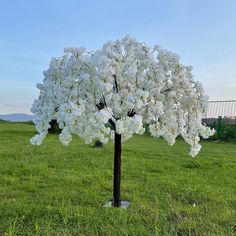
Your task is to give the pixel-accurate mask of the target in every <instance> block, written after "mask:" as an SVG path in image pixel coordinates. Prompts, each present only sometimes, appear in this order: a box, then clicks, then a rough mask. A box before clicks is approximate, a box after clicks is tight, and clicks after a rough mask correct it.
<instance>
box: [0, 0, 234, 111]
mask: <svg viewBox="0 0 236 236" xmlns="http://www.w3.org/2000/svg"><path fill="white" fill-rule="evenodd" d="M235 12H236V1H234V0H224V1H213V0H192V1H191V0H188V1H187V0H162V1H160V0H156V1H154V0H146V1H145V0H119V1H118V0H117V1H112V0H110V1H108V0H107V1H106V0H100V1H99V0H97V1H95V0H94V1H92V0H84V1H82V0H68V1H66V0H64V1H62V0H40V1H36V0H21V1H18V0H8V1H6V0H5V1H4V0H0V51H1V54H0V114H7V113H15V112H24V113H30V107H31V104H32V102H33V100H34V99H35V98H37V96H38V91H37V89H36V87H35V84H36V83H38V82H41V81H42V79H43V75H42V71H43V70H45V69H47V67H48V64H49V61H50V58H51V57H54V56H60V55H61V54H62V53H63V48H64V47H69V46H84V47H86V48H87V49H88V50H96V49H97V48H99V47H101V46H102V44H103V43H105V42H106V41H107V40H115V39H117V38H121V37H123V36H124V35H125V34H130V35H132V36H134V37H136V38H137V39H138V40H139V41H145V42H146V43H148V44H149V45H154V44H159V45H161V46H162V47H163V48H166V49H169V50H171V51H174V52H176V53H178V54H179V55H180V57H181V61H182V63H184V64H191V65H193V67H194V71H193V72H194V77H195V79H196V80H199V81H201V82H202V84H203V86H204V87H205V90H206V92H207V94H208V95H209V96H210V100H226V99H236V13H235Z"/></svg>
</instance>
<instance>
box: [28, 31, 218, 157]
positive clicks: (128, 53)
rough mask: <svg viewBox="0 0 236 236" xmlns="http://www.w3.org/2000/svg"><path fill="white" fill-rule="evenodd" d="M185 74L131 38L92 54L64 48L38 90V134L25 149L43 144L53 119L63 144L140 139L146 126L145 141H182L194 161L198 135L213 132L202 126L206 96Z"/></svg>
mask: <svg viewBox="0 0 236 236" xmlns="http://www.w3.org/2000/svg"><path fill="white" fill-rule="evenodd" d="M191 71H192V67H191V66H185V65H183V64H181V63H180V59H179V56H178V55H177V54H174V53H172V52H170V51H167V50H165V49H162V48H161V47H159V46H158V45H156V46H154V47H149V46H148V45H147V44H146V43H140V42H138V41H137V40H136V39H134V38H132V37H130V36H125V37H124V38H122V39H121V40H116V41H108V42H107V43H105V44H104V45H103V47H102V48H101V49H99V50H97V51H94V52H90V51H87V50H86V49H85V48H66V49H65V51H64V54H63V55H62V56H61V57H58V58H52V60H51V62H50V66H49V69H48V70H46V71H45V72H44V80H43V83H42V84H37V87H38V89H39V90H40V94H39V98H38V99H37V100H35V102H34V104H33V107H32V112H33V113H34V115H35V120H34V123H35V124H36V129H37V132H38V134H37V135H36V136H35V137H33V138H32V139H31V143H32V144H34V145H40V144H41V143H42V141H43V139H44V138H45V137H46V135H47V133H48V129H49V128H50V125H49V123H50V121H51V120H57V122H58V124H59V127H60V129H62V132H61V134H60V135H59V138H60V140H61V142H62V143H63V144H65V145H67V144H69V142H70V141H71V139H72V135H73V134H77V135H79V136H80V137H81V138H82V139H84V141H85V142H86V143H91V142H94V141H95V140H100V141H101V142H103V143H106V142H108V140H109V139H112V140H113V139H114V133H115V132H116V133H117V134H120V135H121V138H122V141H125V140H127V139H129V138H130V137H132V135H133V134H143V133H144V125H145V124H149V128H150V133H151V135H152V136H154V137H156V138H158V137H163V138H164V139H165V140H166V141H167V142H168V143H169V144H170V145H173V144H174V143H175V139H176V137H177V136H178V135H180V136H182V137H183V139H184V140H185V141H186V142H187V143H188V144H190V146H191V150H190V155H191V156H195V155H197V154H198V152H199V151H200V148H201V146H200V144H199V140H200V137H199V136H202V137H203V138H208V137H209V136H210V135H212V134H213V131H212V130H211V129H210V128H208V127H206V126H205V125H203V124H202V123H201V118H202V116H203V114H204V113H205V112H206V110H207V99H208V98H207V96H206V95H205V93H204V90H203V88H202V85H201V84H200V83H199V82H196V81H194V80H193V75H192V72H191Z"/></svg>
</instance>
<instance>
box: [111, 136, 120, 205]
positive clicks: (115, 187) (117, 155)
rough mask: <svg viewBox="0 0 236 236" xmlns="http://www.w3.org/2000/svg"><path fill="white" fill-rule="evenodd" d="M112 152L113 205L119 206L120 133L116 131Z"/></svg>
mask: <svg viewBox="0 0 236 236" xmlns="http://www.w3.org/2000/svg"><path fill="white" fill-rule="evenodd" d="M114 152H115V153H114V182H113V205H114V207H120V205H121V201H120V174H121V135H120V134H117V133H115V145H114Z"/></svg>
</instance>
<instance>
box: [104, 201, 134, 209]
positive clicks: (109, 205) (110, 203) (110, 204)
mask: <svg viewBox="0 0 236 236" xmlns="http://www.w3.org/2000/svg"><path fill="white" fill-rule="evenodd" d="M130 205H131V202H129V201H121V204H120V207H117V208H122V209H127V208H129V207H130ZM103 207H105V208H107V207H114V206H113V201H109V202H108V203H106V204H105V205H104V206H103ZM114 208H115V207H114Z"/></svg>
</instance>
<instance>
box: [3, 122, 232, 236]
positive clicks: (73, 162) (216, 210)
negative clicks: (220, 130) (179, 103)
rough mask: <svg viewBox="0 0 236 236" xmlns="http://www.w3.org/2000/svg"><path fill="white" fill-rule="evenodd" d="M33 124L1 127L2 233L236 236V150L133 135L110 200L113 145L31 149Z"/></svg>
mask: <svg viewBox="0 0 236 236" xmlns="http://www.w3.org/2000/svg"><path fill="white" fill-rule="evenodd" d="M33 135H34V127H33V126H32V125H28V124H10V123H6V122H4V123H0V235H24V236H26V235H88V236H94V235H101V236H105V235H109V236H116V235H119V236H120V235H138V236H139V235H140V236H144V235H200V236H203V235H226V236H228V235H236V212H235V210H236V145H235V144H234V143H212V142H202V146H203V149H202V152H201V153H200V155H199V157H198V158H195V159H193V158H190V157H189V156H188V152H189V147H188V145H186V144H185V143H184V142H183V141H182V140H180V139H179V140H177V143H176V144H175V145H174V146H172V147H170V146H168V145H167V144H166V142H165V141H164V140H162V139H159V140H157V139H153V138H151V137H149V136H136V137H133V138H132V139H130V140H129V141H127V142H125V143H123V146H122V148H123V150H122V182H121V194H122V199H124V200H130V201H131V202H132V205H131V207H130V208H129V209H126V210H124V209H115V208H103V207H102V205H104V204H105V203H106V202H107V201H108V200H109V199H111V198H112V184H113V145H112V143H109V144H108V145H106V146H104V147H103V148H93V147H92V146H89V145H85V144H84V143H83V141H82V140H80V139H79V138H78V137H74V139H73V142H72V143H71V144H70V145H69V146H68V147H63V146H62V145H61V144H60V142H59V140H58V137H57V136H56V135H49V136H48V137H47V139H46V140H45V142H44V143H43V145H42V146H39V147H34V146H31V145H29V138H30V137H31V136H33Z"/></svg>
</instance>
